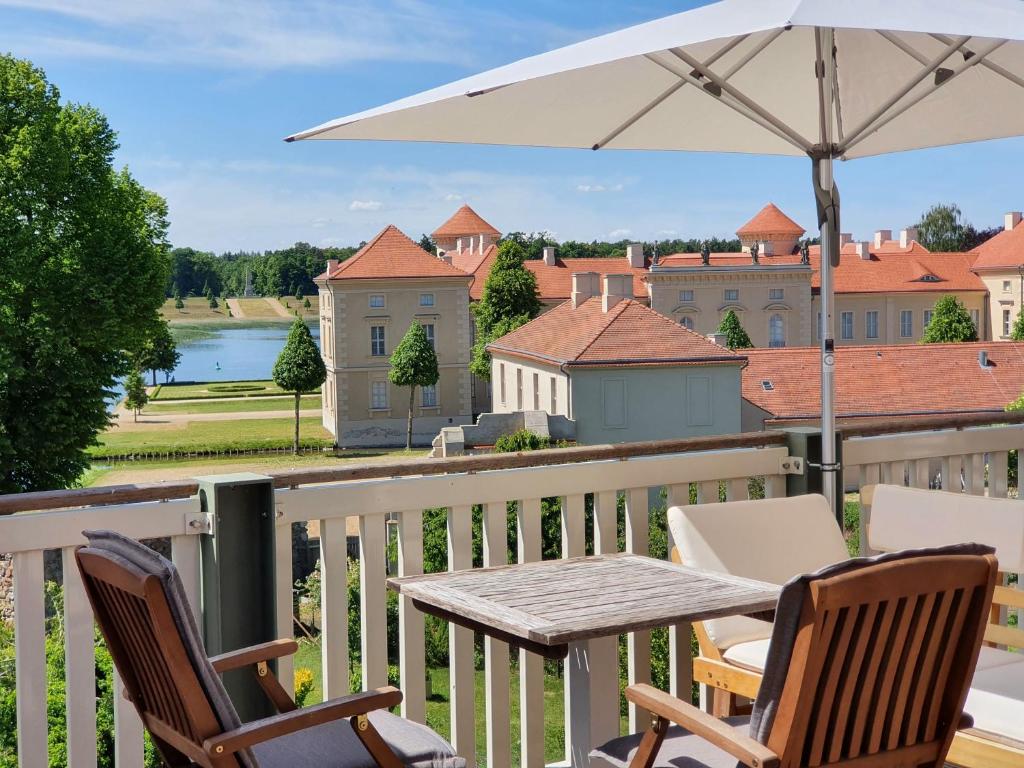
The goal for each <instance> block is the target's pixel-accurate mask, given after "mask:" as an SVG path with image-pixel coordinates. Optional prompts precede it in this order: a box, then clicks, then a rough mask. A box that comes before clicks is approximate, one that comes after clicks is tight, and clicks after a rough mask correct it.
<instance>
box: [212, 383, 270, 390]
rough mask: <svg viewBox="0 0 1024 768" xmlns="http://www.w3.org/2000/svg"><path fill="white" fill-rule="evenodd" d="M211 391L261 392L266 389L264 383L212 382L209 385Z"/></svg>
mask: <svg viewBox="0 0 1024 768" xmlns="http://www.w3.org/2000/svg"><path fill="white" fill-rule="evenodd" d="M207 389H208V390H210V391H211V392H261V391H263V390H264V389H266V387H265V386H263V385H262V384H244V383H242V384H211V385H210V386H208V387H207Z"/></svg>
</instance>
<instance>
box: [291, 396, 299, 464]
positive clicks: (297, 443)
mask: <svg viewBox="0 0 1024 768" xmlns="http://www.w3.org/2000/svg"><path fill="white" fill-rule="evenodd" d="M300 397H301V395H300V394H299V393H298V392H296V393H295V444H294V445H293V446H292V452H293V453H294V454H295V455H296V456H298V455H299V398H300Z"/></svg>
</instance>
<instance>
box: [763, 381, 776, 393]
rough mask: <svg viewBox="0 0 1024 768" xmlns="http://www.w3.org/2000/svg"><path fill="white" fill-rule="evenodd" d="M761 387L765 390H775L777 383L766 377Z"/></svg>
mask: <svg viewBox="0 0 1024 768" xmlns="http://www.w3.org/2000/svg"><path fill="white" fill-rule="evenodd" d="M761 389H763V390H764V391H765V392H774V391H775V385H774V384H772V383H771V381H770V380H769V379H765V380H764V381H762V382H761Z"/></svg>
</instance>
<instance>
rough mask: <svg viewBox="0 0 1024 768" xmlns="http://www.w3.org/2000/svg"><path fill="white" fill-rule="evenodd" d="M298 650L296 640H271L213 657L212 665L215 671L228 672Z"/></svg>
mask: <svg viewBox="0 0 1024 768" xmlns="http://www.w3.org/2000/svg"><path fill="white" fill-rule="evenodd" d="M298 649H299V644H298V643H296V642H295V641H294V640H290V639H281V640H271V641H270V642H269V643H260V644H259V645H251V646H249V647H248V648H239V649H238V650H237V651H229V652H227V653H222V654H220V655H219V656H211V657H210V663H211V664H213V669H214V671H216V672H218V673H220V672H227V671H228V670H232V669H241V668H242V667H248V666H252V665H253V664H258V663H260V662H261V661H270V660H271V659H279V658H281V657H282V656H291V655H292V654H293V653H295V652H296V651H297V650H298Z"/></svg>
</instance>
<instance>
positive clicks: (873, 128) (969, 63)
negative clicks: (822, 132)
mask: <svg viewBox="0 0 1024 768" xmlns="http://www.w3.org/2000/svg"><path fill="white" fill-rule="evenodd" d="M1007 42H1008V41H1007V40H996V41H995V42H994V43H993V44H992V45H990V46H989V47H988V50H986V51H985V52H984V53H975V54H974V56H972V57H971V58H969V59H967V60H965V61H964V62H963V63H961V64H959V65H958V66H956V67H955V68H954V69H953V70H952V71H951V72H950V74H949V75H948V76H947V77H945V78H943V79H942V80H941V81H939V82H936V83H934V84H932V85H931V86H929V87H928V88H926V89H925V90H924V91H923V92H922V93H920V94H918V95H917V96H916V97H914V98H913V99H911V100H910V101H908V102H906V103H904V104H902V105H901V106H900V108H899V109H896V110H894V111H892V112H890V113H889V114H887V115H885V116H884V117H882V118H881V119H876V121H875V122H873V123H872V124H870V125H868V126H867V127H868V128H869V129H870V130H862V131H861V132H860V133H859V134H855V135H854V136H853V137H852V138H850V139H847V140H846V141H845V142H844V143H843V144H842V146H841V147H840V151H841V152H843V153H845V152H846V151H848V150H850V149H852V148H853V147H855V146H857V145H858V144H860V142H862V141H863V140H864V139H866V138H868V137H869V136H872V135H874V134H875V133H877V132H878V131H880V130H881V129H882V128H884V127H885V126H886V125H888V124H889V123H891V122H892V121H893V120H895V119H896V118H897V117H899V116H900V115H902V114H903V113H904V112H906V111H907V110H908V109H910V108H912V107H914V106H915V105H917V104H920V103H921V102H922V101H923V100H924V99H926V98H928V97H929V96H931V95H932V94H933V93H935V91H937V90H938V89H939V88H941V87H942V86H944V85H946V84H947V83H948V82H950V81H951V80H955V79H956V78H958V77H959V76H960V75H962V74H963V73H964V72H966V71H967V70H969V69H971V68H972V67H976V66H978V65H979V64H982V63H984V61H985V58H986V57H987V56H990V55H991V54H993V53H994V52H995V51H997V50H998V49H999V48H1001V47H1002V46H1003V45H1005V44H1006V43H1007ZM958 47H959V46H958ZM947 58H948V57H947ZM926 76H927V75H926ZM903 95H904V96H906V94H903ZM901 98H902V97H901ZM897 101H898V100H897Z"/></svg>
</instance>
